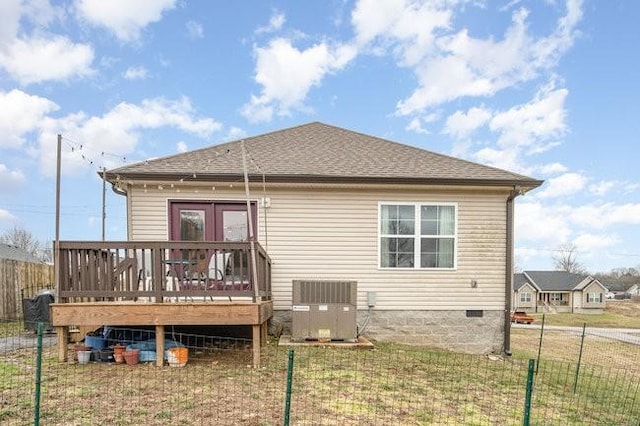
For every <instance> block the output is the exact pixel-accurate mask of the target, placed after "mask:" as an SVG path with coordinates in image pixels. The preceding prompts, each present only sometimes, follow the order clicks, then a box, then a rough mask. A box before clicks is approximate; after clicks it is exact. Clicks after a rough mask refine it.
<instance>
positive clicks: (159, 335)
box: [156, 325, 164, 367]
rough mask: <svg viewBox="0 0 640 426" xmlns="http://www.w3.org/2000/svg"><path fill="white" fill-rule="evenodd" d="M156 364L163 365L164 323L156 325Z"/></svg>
mask: <svg viewBox="0 0 640 426" xmlns="http://www.w3.org/2000/svg"><path fill="white" fill-rule="evenodd" d="M156 365H157V366H158V367H162V366H163V365H164V325H156Z"/></svg>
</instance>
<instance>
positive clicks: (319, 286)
mask: <svg viewBox="0 0 640 426" xmlns="http://www.w3.org/2000/svg"><path fill="white" fill-rule="evenodd" d="M298 285H299V287H298V291H299V294H298V295H297V296H298V297H296V299H297V300H296V301H295V303H301V304H308V305H314V304H330V303H342V304H349V303H354V301H353V300H352V291H351V290H352V289H351V286H352V285H355V281H299V283H298Z"/></svg>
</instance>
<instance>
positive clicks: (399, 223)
mask: <svg viewBox="0 0 640 426" xmlns="http://www.w3.org/2000/svg"><path fill="white" fill-rule="evenodd" d="M379 224H380V226H379V228H378V229H379V238H378V246H379V251H378V253H379V259H380V261H379V265H380V268H404V269H434V268H435V269H454V268H455V267H456V241H457V228H458V226H457V205H456V204H454V203H386V202H385V203H380V205H379Z"/></svg>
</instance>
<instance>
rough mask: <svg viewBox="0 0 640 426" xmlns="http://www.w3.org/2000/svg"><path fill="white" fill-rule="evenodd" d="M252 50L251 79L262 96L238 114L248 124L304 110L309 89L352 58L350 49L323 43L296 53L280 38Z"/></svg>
mask: <svg viewBox="0 0 640 426" xmlns="http://www.w3.org/2000/svg"><path fill="white" fill-rule="evenodd" d="M255 51H256V57H257V61H256V73H255V80H256V82H257V83H258V84H260V85H261V86H262V93H261V94H260V96H254V95H252V96H251V100H250V101H249V103H247V104H245V105H244V106H243V108H242V111H241V112H242V114H243V115H244V116H245V117H246V118H247V119H248V120H249V121H252V122H259V121H269V120H271V118H272V116H273V114H274V113H276V114H277V115H288V114H289V113H290V111H291V110H292V109H304V108H305V107H304V104H303V101H304V99H305V98H306V96H307V93H308V92H309V90H310V89H311V87H313V86H317V85H319V84H320V82H321V81H322V79H323V78H324V76H325V75H326V74H328V73H331V72H334V71H337V70H339V69H342V68H343V67H344V66H345V65H346V64H347V63H348V62H349V61H351V59H353V57H354V55H355V51H354V50H353V49H352V48H351V47H350V46H346V45H341V46H337V47H332V46H329V45H328V44H326V43H318V44H315V45H313V46H311V47H309V48H307V49H304V50H298V49H297V48H296V47H294V46H293V45H292V44H291V41H290V40H287V39H284V38H276V39H274V40H272V41H271V42H270V43H269V45H268V46H266V47H258V48H256V49H255Z"/></svg>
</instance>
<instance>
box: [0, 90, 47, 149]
mask: <svg viewBox="0 0 640 426" xmlns="http://www.w3.org/2000/svg"><path fill="white" fill-rule="evenodd" d="M57 110H58V105H56V104H55V103H53V102H51V101H50V100H48V99H46V98H42V97H39V96H34V95H29V94H27V93H25V92H23V91H21V90H18V89H13V90H12V91H10V92H2V91H0V111H2V113H1V114H0V134H2V137H0V147H6V148H11V147H13V148H18V147H20V146H21V145H22V144H23V142H24V136H25V135H26V134H27V133H30V132H32V131H34V130H36V129H37V128H38V125H39V123H40V122H41V120H42V119H43V118H44V117H45V116H46V115H47V114H49V113H51V112H53V111H57Z"/></svg>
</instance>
